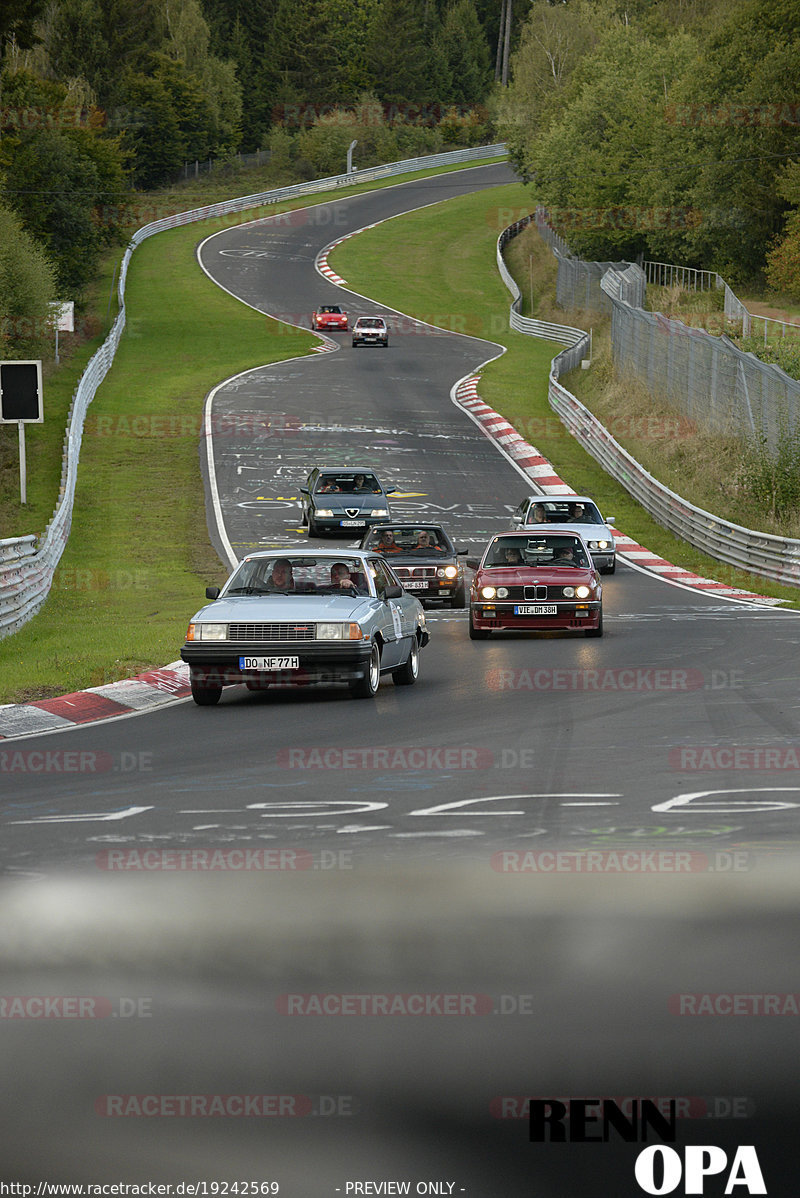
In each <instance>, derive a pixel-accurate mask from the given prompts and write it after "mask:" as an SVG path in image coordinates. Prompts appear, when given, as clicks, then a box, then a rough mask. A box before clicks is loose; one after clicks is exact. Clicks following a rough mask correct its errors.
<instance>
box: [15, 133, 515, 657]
mask: <svg viewBox="0 0 800 1198" xmlns="http://www.w3.org/2000/svg"><path fill="white" fill-rule="evenodd" d="M505 153H506V147H505V145H503V144H500V143H497V144H495V145H491V146H473V147H471V148H470V149H467V150H449V151H448V152H447V153H444V154H429V155H427V156H425V157H423V158H407V159H404V160H403V161H402V162H389V163H385V164H384V165H382V166H374V167H367V168H366V169H365V170H360V171H353V172H352V173H351V174H349V175H332V176H330V177H329V178H327V179H312V180H311V181H310V182H308V183H298V184H293V185H292V186H290V187H278V188H274V189H273V190H271V191H262V192H258V193H256V194H254V195H248V196H239V197H238V198H236V199H232V200H223V201H222V202H221V203H218V204H209V205H207V206H206V207H204V208H193V209H191V210H189V211H187V212H178V213H175V214H174V215H172V216H166V217H164V218H163V219H161V220H157V221H152V222H151V223H150V224H147V225H143V226H142V227H141V228H140V229H137V230H136V232H135V233H134V235H133V237H132V238H131V240H130V243H129V244H128V247H127V249H126V251H125V255H124V257H123V259H122V265H121V267H120V272H119V287H118V296H119V313H118V315H117V318H116V320H115V321H114V324H113V325H112V327H111V331H110V333H109V334H108V337H107V338H106V339H105V341H104V342H103V344H102V345H101V346H100V348H99V349H98V350H97V352H96V353H95V354H94V356H93V357H92V358H91V360H90V361H89V364H88V366H87V367H86V369H85V371H84V372H83V374H82V375H81V378H80V380H79V382H78V385H77V387H76V388H75V392H74V394H73V397H72V405H71V407H70V411H69V417H68V420H67V431H66V435H65V438H64V452H63V458H62V469H61V486H60V489H59V500H58V505H57V507H56V509H55V511H54V513H53V517H52V519H51V521H50V523H49V525H48V526H47V530H46V532H45V534H44V536H43V538H42V542H41V545H40V547H39V548H38V550H34V548H33V546H34V543H35V540H36V538H35V537H33V536H27V537H19V538H16V539H11V540H7V541H0V638H2V637H4V636H8V635H9V634H11V633H13V632H16V631H17V630H18V629H19V628H21V627H22V625H23V624H25V623H26V622H27V621H28V620H30V618H31V617H32V616H34V615H35V614H36V612H37V611H38V610H39V608H40V607H41V606H42V604H43V603H44V601H45V599H46V598H47V595H48V593H49V591H50V587H51V586H52V583H53V575H54V573H55V569H56V566H57V565H58V563H59V561H60V559H61V555H62V553H63V552H64V549H65V547H66V544H67V538H68V537H69V531H70V528H71V526H72V506H73V503H74V499H75V483H76V480H77V474H78V458H79V456H80V447H81V438H82V436H83V425H84V420H85V419H86V412H87V409H88V407H89V404H90V403H91V402H92V400H93V399H94V397H95V394H96V392H97V389H98V387H99V386H100V384H101V383H102V381H103V379H104V378H105V376H106V374H107V373H108V370H109V368H110V367H111V364H112V362H113V361H114V354H115V353H116V350H117V346H118V345H119V341H120V338H121V337H122V333H123V331H124V329H125V280H126V277H127V274H128V264H129V263H130V260H131V256H132V254H133V251H134V250H135V249H136V247H137V246H138V245H140V244H141V243H142V242H143V241H145V240H146V239H147V238H148V237H152V236H153V235H154V234H155V233H162V232H164V230H166V229H176V228H178V227H180V226H181V225H188V224H191V223H192V222H194V221H200V220H207V219H208V218H209V217H215V216H227V215H229V214H231V213H235V212H244V211H246V210H247V209H249V208H258V207H261V206H264V205H267V204H278V203H280V202H281V201H282V200H292V199H297V198H298V197H300V196H305V195H315V194H317V193H319V192H324V191H334V190H336V189H337V188H339V187H347V186H350V185H352V184H354V183H372V182H377V181H378V180H380V179H386V178H390V177H392V176H394V175H408V174H411V173H413V172H414V171H418V170H427V169H429V168H434V167H437V166H449V165H454V164H456V163H459V162H472V161H474V160H477V159H484V158H502V157H504V156H505ZM13 547H22V548H21V550H20V551H19V552H17V550H16V549H15V548H13Z"/></svg>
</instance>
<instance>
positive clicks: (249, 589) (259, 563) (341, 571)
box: [223, 554, 369, 597]
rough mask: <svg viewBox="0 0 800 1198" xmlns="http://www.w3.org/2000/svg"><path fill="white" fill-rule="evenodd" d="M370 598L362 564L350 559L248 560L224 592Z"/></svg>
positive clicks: (286, 558) (264, 558)
mask: <svg viewBox="0 0 800 1198" xmlns="http://www.w3.org/2000/svg"><path fill="white" fill-rule="evenodd" d="M270 594H279V595H369V586H368V585H367V580H366V578H365V576H364V572H363V567H362V562H361V561H360V559H358V558H351V557H347V556H344V557H341V558H339V557H336V558H332V557H314V556H313V555H312V556H309V555H308V554H303V555H302V556H298V555H294V556H287V557H246V558H245V559H244V561H243V562H240V563H239V566H238V568H237V569H236V571H235V573H234V574H232V575H231V577H230V579H229V581H228V583H227V586H226V587H225V589H224V591H223V595H225V596H226V597H227V596H229V595H270Z"/></svg>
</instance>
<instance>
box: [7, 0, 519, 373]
mask: <svg viewBox="0 0 800 1198" xmlns="http://www.w3.org/2000/svg"><path fill="white" fill-rule="evenodd" d="M496 7H497V6H496V4H495V3H494V0H3V4H2V9H1V10H0V231H2V237H0V281H2V280H6V279H9V278H11V277H12V276H13V278H14V279H15V284H14V286H13V287H12V286H3V285H2V282H0V349H2V350H3V353H4V354H6V356H8V355H9V354H12V353H14V352H15V350H17V351H19V352H24V350H25V342H26V341H27V340H29V336H28V334H29V332H30V330H31V328H33V327H35V326H36V325H37V322H38V323H39V324H40V323H41V313H42V311H46V304H47V300H48V299H51V298H55V297H59V298H76V297H80V295H81V293H82V290H83V289H84V288H85V287H86V285H87V283H88V282H89V280H90V279H91V278H92V277H93V274H94V272H95V271H96V268H97V262H98V257H99V254H100V253H101V252H102V250H103V247H104V246H105V245H107V244H108V243H110V242H113V241H114V240H115V239H116V238H118V236H119V229H120V225H121V223H122V222H123V220H124V214H125V205H126V203H127V202H129V201H130V200H131V199H132V197H133V195H134V192H135V191H136V190H138V191H141V190H147V189H154V188H158V187H160V186H162V185H164V184H168V183H170V182H171V181H173V180H175V179H176V178H177V177H178V176H179V173H180V171H181V169H182V167H183V164H184V163H185V162H194V161H195V160H206V159H211V158H213V159H215V160H222V161H225V160H226V159H232V158H233V156H235V155H236V154H237V152H242V151H244V152H250V151H254V150H257V149H262V148H264V149H270V150H271V151H272V155H273V158H274V160H275V163H276V165H277V166H278V167H281V166H283V167H284V168H285V169H286V171H287V174H290V175H294V176H298V177H307V178H311V177H313V176H314V175H318V174H324V173H331V172H334V171H341V170H343V169H344V165H345V161H346V151H347V145H348V144H349V142H350V141H351V140H352V138H353V136H357V137H358V142H359V149H358V165H370V164H372V163H374V162H377V161H387V160H391V159H392V158H399V157H408V156H413V155H415V154H418V153H425V152H435V151H436V150H439V149H442V148H449V146H451V145H458V144H480V142H481V141H483V140H485V138H486V137H487V135H488V126H487V112H486V108H485V101H486V99H487V95H488V92H489V90H490V88H491V86H492V82H493V66H494V51H493V46H492V39H493V38H494V39H496V38H497V35H498V31H499V16H498V14H497V12H496V11H495V10H496ZM353 125H355V126H357V128H358V132H357V133H354V132H353ZM34 297H35V300H34ZM17 356H18V355H17Z"/></svg>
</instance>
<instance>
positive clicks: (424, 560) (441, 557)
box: [376, 549, 455, 566]
mask: <svg viewBox="0 0 800 1198" xmlns="http://www.w3.org/2000/svg"><path fill="white" fill-rule="evenodd" d="M376 553H380V550H379V549H377V550H376ZM383 556H384V557H385V558H386V560H387V562H389V564H390V565H392V564H394V565H397V566H452V565H453V564H454V562H455V558H454V556H453V554H452V553H432V554H431V555H430V557H428V556H426V555H425V554H422V553H391V552H389V553H384V555H383Z"/></svg>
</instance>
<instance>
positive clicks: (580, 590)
mask: <svg viewBox="0 0 800 1198" xmlns="http://www.w3.org/2000/svg"><path fill="white" fill-rule="evenodd" d="M591 593H592V588H591V587H576V588H575V598H576V599H588V598H589V596H590V595H591Z"/></svg>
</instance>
